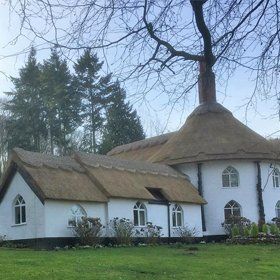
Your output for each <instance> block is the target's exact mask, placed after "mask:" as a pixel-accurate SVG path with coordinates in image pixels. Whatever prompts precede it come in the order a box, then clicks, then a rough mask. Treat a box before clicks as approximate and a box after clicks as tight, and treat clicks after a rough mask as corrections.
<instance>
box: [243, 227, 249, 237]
mask: <svg viewBox="0 0 280 280" xmlns="http://www.w3.org/2000/svg"><path fill="white" fill-rule="evenodd" d="M243 233H244V236H245V237H249V236H250V228H249V227H245V228H244V230H243Z"/></svg>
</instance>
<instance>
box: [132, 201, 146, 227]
mask: <svg viewBox="0 0 280 280" xmlns="http://www.w3.org/2000/svg"><path fill="white" fill-rule="evenodd" d="M135 212H137V220H138V223H137V224H136V221H135V219H134V213H135ZM140 213H144V224H141V219H140ZM133 225H134V226H135V227H146V225H147V208H146V206H145V204H144V203H142V202H140V201H137V202H136V204H135V205H134V207H133Z"/></svg>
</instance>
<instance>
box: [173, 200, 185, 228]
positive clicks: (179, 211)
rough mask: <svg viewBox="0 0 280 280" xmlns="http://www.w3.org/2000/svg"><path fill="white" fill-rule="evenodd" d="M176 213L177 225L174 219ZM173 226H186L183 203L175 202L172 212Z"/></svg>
mask: <svg viewBox="0 0 280 280" xmlns="http://www.w3.org/2000/svg"><path fill="white" fill-rule="evenodd" d="M174 214H175V225H174V220H173V215H174ZM178 214H180V215H181V225H178ZM171 219H172V228H180V227H183V226H184V211H183V208H182V207H181V205H179V204H175V205H174V206H173V208H172V212H171Z"/></svg>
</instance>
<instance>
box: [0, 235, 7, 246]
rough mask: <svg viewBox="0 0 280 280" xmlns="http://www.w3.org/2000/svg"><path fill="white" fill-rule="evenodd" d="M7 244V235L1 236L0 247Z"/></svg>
mask: <svg viewBox="0 0 280 280" xmlns="http://www.w3.org/2000/svg"><path fill="white" fill-rule="evenodd" d="M5 242H6V235H0V247H2V246H3V245H4V244H5Z"/></svg>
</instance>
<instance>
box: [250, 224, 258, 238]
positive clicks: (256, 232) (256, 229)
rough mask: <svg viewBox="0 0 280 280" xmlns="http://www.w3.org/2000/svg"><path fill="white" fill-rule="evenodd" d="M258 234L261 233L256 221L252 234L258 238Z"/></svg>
mask: <svg viewBox="0 0 280 280" xmlns="http://www.w3.org/2000/svg"><path fill="white" fill-rule="evenodd" d="M258 234H259V228H258V226H257V225H256V223H252V227H251V236H252V237H254V238H256V237H258Z"/></svg>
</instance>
